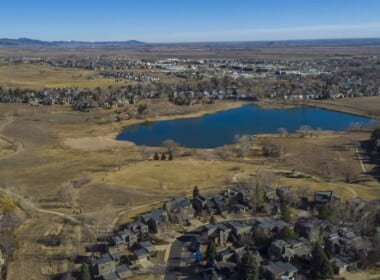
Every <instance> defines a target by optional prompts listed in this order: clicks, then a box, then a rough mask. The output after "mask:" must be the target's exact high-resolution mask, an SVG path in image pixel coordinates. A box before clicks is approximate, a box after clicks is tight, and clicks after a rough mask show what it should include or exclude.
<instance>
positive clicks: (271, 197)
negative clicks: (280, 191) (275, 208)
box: [263, 187, 280, 201]
mask: <svg viewBox="0 0 380 280" xmlns="http://www.w3.org/2000/svg"><path fill="white" fill-rule="evenodd" d="M263 192H264V197H265V199H266V200H267V201H278V200H279V199H280V198H279V197H278V196H277V194H276V191H275V190H274V189H272V188H269V187H264V188H263Z"/></svg>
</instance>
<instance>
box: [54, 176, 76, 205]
mask: <svg viewBox="0 0 380 280" xmlns="http://www.w3.org/2000/svg"><path fill="white" fill-rule="evenodd" d="M57 196H58V198H59V199H60V200H61V201H63V202H65V203H68V204H70V205H71V206H73V205H74V204H75V200H76V193H75V190H74V188H73V186H72V184H71V183H69V182H66V183H64V184H62V185H61V186H60V188H59V190H58V192H57Z"/></svg>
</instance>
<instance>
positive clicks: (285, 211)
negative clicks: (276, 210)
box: [280, 203, 291, 223]
mask: <svg viewBox="0 0 380 280" xmlns="http://www.w3.org/2000/svg"><path fill="white" fill-rule="evenodd" d="M280 210H281V219H282V220H283V221H285V222H287V223H288V222H290V215H291V213H290V209H289V207H288V205H287V204H286V203H281V206H280Z"/></svg>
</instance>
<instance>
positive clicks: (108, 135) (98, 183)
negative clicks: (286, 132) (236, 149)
mask: <svg viewBox="0 0 380 280" xmlns="http://www.w3.org/2000/svg"><path fill="white" fill-rule="evenodd" d="M240 105H241V103H216V104H214V105H207V106H206V105H199V106H198V105H196V106H194V108H191V109H189V108H186V110H184V111H181V109H182V107H177V106H171V107H170V108H169V107H168V104H167V103H165V102H163V103H159V104H153V103H152V104H149V107H151V108H150V115H149V116H148V118H149V119H150V120H154V119H169V118H176V117H188V116H196V115H201V114H204V113H206V112H214V111H217V110H222V109H226V108H232V107H236V106H240ZM131 106H132V105H131ZM164 112H165V113H164ZM181 113H182V114H186V115H181ZM112 114H113V111H111V110H110V111H104V110H94V111H92V112H90V113H79V112H75V111H72V110H71V109H70V108H68V107H55V106H52V107H31V106H28V105H25V104H0V118H1V119H5V118H10V116H11V117H12V118H11V119H10V121H9V122H8V123H6V124H5V125H4V126H2V127H1V130H0V134H2V135H4V136H6V137H9V138H12V139H15V140H16V141H19V142H21V143H22V144H23V149H22V150H20V151H19V152H18V153H16V154H14V155H10V156H7V157H6V158H0V178H1V184H2V185H4V186H6V187H7V189H9V190H11V191H13V192H15V193H17V194H19V195H21V196H22V197H23V198H25V199H27V200H29V201H31V202H32V203H33V204H34V205H35V206H36V207H38V208H39V209H43V210H48V211H56V212H59V213H63V214H66V215H68V216H73V217H74V218H77V219H79V220H83V221H85V222H86V221H87V217H89V216H90V215H93V214H94V213H97V212H96V211H98V210H99V209H102V208H103V207H104V206H105V205H106V204H110V205H111V206H112V213H111V214H110V219H109V223H110V224H113V223H114V224H120V223H122V222H125V221H128V220H130V219H131V218H132V217H133V216H135V215H137V214H138V213H141V212H143V211H147V210H149V209H150V208H152V207H156V206H157V205H161V203H162V201H163V200H164V199H167V198H168V197H173V196H174V195H177V194H185V195H189V194H190V193H191V191H192V188H193V186H194V185H198V186H199V187H200V189H201V191H203V192H216V191H218V190H220V189H222V188H225V187H226V184H227V182H228V181H229V182H231V181H234V180H240V179H244V178H249V177H250V175H251V174H254V173H256V172H257V171H259V170H267V171H268V170H269V171H273V172H275V173H278V174H279V173H280V172H281V171H283V170H292V169H296V170H298V171H302V172H305V173H308V174H311V175H313V176H315V178H297V179H295V178H287V177H284V176H280V177H279V181H278V185H290V186H292V187H293V188H294V189H295V190H296V191H297V190H299V191H301V189H302V188H303V186H307V187H308V192H309V194H310V195H311V194H312V192H313V191H315V190H325V189H331V190H333V191H335V192H336V193H337V194H338V195H340V196H341V197H342V198H343V199H351V198H354V197H357V196H360V197H363V198H364V199H374V198H378V197H380V188H379V187H380V184H379V183H378V182H377V181H375V180H374V179H373V178H372V177H370V176H366V177H365V179H366V180H365V181H361V180H359V181H358V182H355V183H353V184H347V183H344V182H343V181H342V179H341V178H339V176H338V177H337V180H335V181H327V178H326V177H327V176H326V174H325V173H324V172H321V165H323V163H324V162H326V161H333V160H336V159H337V158H339V162H345V161H347V160H350V159H352V160H353V161H354V162H355V168H356V169H358V168H359V171H360V165H359V163H358V161H357V159H356V157H355V149H354V147H355V145H356V144H357V143H358V142H359V141H361V140H364V139H367V138H368V136H369V133H368V132H360V133H356V132H355V133H354V132H350V133H348V132H347V133H321V135H320V136H319V137H313V138H302V137H299V136H289V137H278V136H262V137H257V139H256V140H255V141H256V142H255V146H259V145H260V143H261V142H263V141H273V142H275V143H280V144H282V145H283V146H284V149H285V156H284V158H283V159H282V160H279V159H271V158H265V157H263V156H261V155H254V156H252V157H247V158H244V159H241V158H234V157H233V158H229V159H227V160H223V161H222V160H218V159H214V160H211V158H210V159H208V158H207V156H205V155H204V154H205V153H206V154H207V152H208V151H203V150H195V151H193V150H191V152H194V154H193V156H191V157H182V158H181V157H176V158H175V159H174V160H173V161H165V162H162V161H152V160H143V157H142V152H141V149H140V147H136V146H135V145H131V144H129V143H119V142H117V141H114V140H113V135H115V133H117V132H118V131H120V130H121V129H122V128H123V126H125V125H128V124H131V123H136V122H141V121H144V120H142V119H137V120H136V119H133V120H127V121H125V122H121V123H116V122H110V121H108V120H109V119H110V118H109V116H110V115H112ZM164 114H168V115H166V116H163V115H164ZM160 115H161V117H160ZM334 145H338V146H342V147H343V149H342V150H339V151H338V152H339V157H337V154H336V153H337V151H335V146H334ZM147 150H148V152H149V153H150V156H152V154H153V152H154V151H157V150H158V151H159V150H160V148H157V147H156V148H148V149H147ZM339 162H338V163H339ZM368 168H371V167H370V166H368ZM322 170H323V169H322ZM82 178H86V182H85V183H84V184H83V185H82V186H80V188H78V189H75V193H76V199H75V202H74V204H75V207H81V208H82V210H83V213H82V215H73V214H72V212H71V207H68V206H65V204H63V203H61V202H59V199H58V197H57V191H58V190H59V188H60V186H61V185H62V184H63V183H65V182H72V181H73V180H80V179H82ZM47 232H62V233H61V234H62V240H63V241H64V243H63V244H64V245H62V246H59V247H57V248H51V247H43V246H42V245H41V244H39V243H38V242H37V240H38V239H39V238H40V237H41V236H43V235H45V234H46V233H47ZM78 232H81V234H79V233H78ZM87 237H88V232H87V231H86V228H85V227H84V226H81V225H76V224H73V223H70V222H64V221H63V219H62V218H61V217H58V216H57V215H56V214H54V213H46V212H41V211H34V212H33V213H32V214H31V216H30V217H29V218H28V219H27V220H26V222H25V223H24V224H23V225H22V226H21V227H20V229H19V230H18V238H19V239H20V240H22V242H21V243H20V248H19V249H18V250H17V252H16V255H15V260H14V261H13V262H12V264H11V265H10V268H9V279H23V277H24V275H32V276H31V277H30V279H48V276H47V274H48V273H49V271H50V270H49V269H51V268H49V266H48V263H49V257H50V256H52V255H62V256H65V257H68V256H70V254H72V250H71V249H72V248H73V247H72V245H71V244H73V243H74V244H76V243H75V242H78V240H79V241H81V245H80V246H79V247H80V248H84V244H86V242H87V241H86V238H87ZM36 252H38V253H36ZM52 263H53V267H54V268H53V270H54V272H59V271H62V270H64V269H65V266H66V265H67V263H65V262H63V261H60V260H54V261H52Z"/></svg>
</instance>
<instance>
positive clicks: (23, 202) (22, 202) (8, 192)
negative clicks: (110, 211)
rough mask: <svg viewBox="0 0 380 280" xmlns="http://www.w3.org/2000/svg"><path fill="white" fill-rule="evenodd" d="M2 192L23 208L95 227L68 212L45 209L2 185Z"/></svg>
mask: <svg viewBox="0 0 380 280" xmlns="http://www.w3.org/2000/svg"><path fill="white" fill-rule="evenodd" d="M0 192H2V193H4V194H5V195H7V196H9V197H10V198H12V199H13V200H14V201H15V202H17V203H18V204H19V205H21V206H22V207H23V208H28V209H29V210H32V211H36V212H40V213H45V214H50V215H56V216H59V217H63V218H65V219H68V220H70V221H72V222H74V223H77V224H82V225H84V226H86V227H89V228H92V227H93V226H92V225H89V224H86V223H83V222H82V221H80V220H78V219H76V218H74V217H72V216H70V215H68V214H65V213H61V212H57V211H52V210H45V209H42V208H39V207H37V206H36V205H35V204H34V203H33V202H31V201H29V200H28V199H25V198H24V197H22V196H21V195H19V194H18V193H15V192H13V191H11V190H8V189H5V188H1V187H0Z"/></svg>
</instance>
